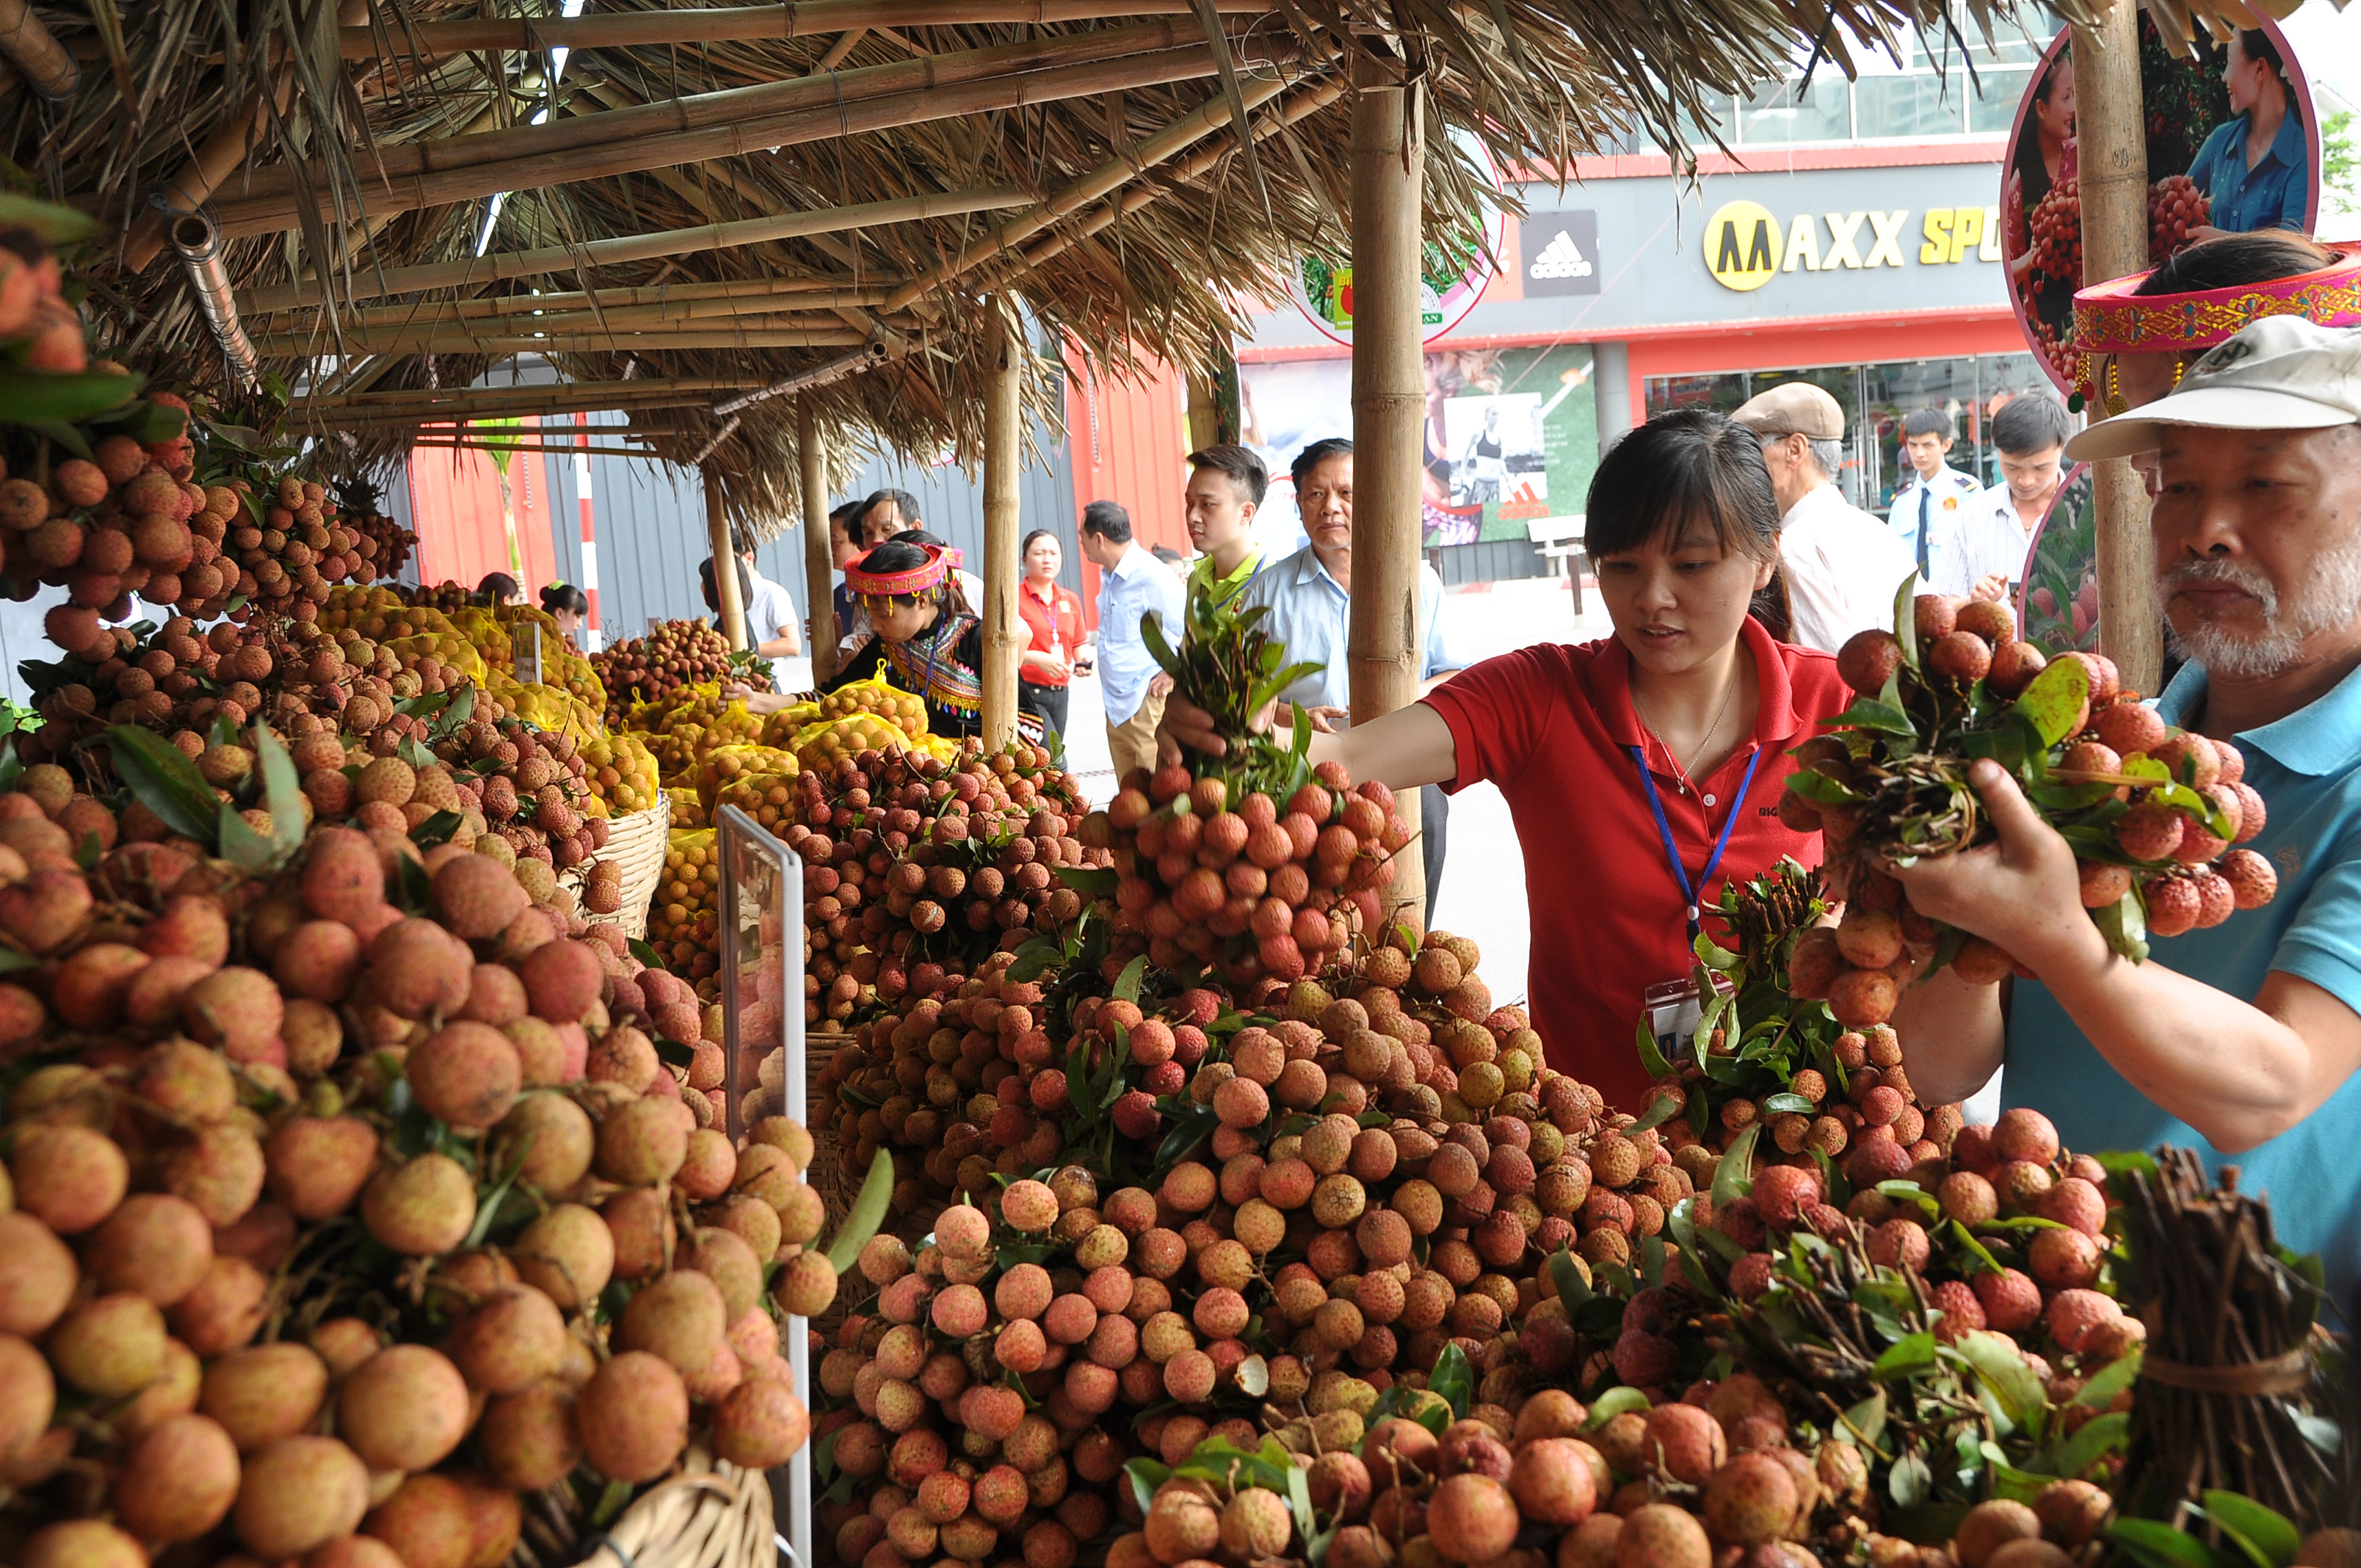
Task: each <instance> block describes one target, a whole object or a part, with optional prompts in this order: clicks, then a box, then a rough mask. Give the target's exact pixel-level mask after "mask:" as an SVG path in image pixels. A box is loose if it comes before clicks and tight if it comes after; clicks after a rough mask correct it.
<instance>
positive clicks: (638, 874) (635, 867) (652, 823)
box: [561, 790, 672, 941]
mask: <svg viewBox="0 0 2361 1568" xmlns="http://www.w3.org/2000/svg"><path fill="white" fill-rule="evenodd" d="M671 827H672V797H671V795H668V794H666V793H664V792H663V791H661V790H660V791H658V792H657V794H656V803H655V804H654V805H653V806H650V807H648V808H647V809H646V810H645V811H634V812H631V813H628V814H627V815H625V816H621V817H609V819H608V822H607V847H606V848H605V849H603V850H599V851H598V859H599V860H602V861H613V862H614V863H615V864H616V865H618V866H620V868H622V873H623V902H622V903H621V904H620V905H618V906H617V908H616V910H615V913H614V914H612V915H593V916H590V918H591V919H593V920H601V921H608V922H611V923H612V924H614V925H618V926H620V927H622V928H623V935H624V936H626V937H629V938H631V939H632V940H633V941H637V940H639V939H640V938H642V937H645V936H646V935H647V934H648V903H649V901H650V900H651V899H653V898H654V897H655V893H656V884H657V883H661V882H662V881H664V848H665V845H666V842H667V834H668V832H669V830H670V828H671ZM585 874H586V872H585V869H584V868H582V867H576V868H574V869H573V870H570V871H568V872H566V874H565V876H564V877H563V878H562V879H561V880H562V881H564V882H565V883H566V886H568V887H570V888H572V889H573V890H574V891H575V894H576V895H577V897H578V896H579V895H580V894H581V892H582V879H583V877H584V875H585Z"/></svg>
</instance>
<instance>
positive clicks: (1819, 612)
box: [1730, 381, 1914, 653]
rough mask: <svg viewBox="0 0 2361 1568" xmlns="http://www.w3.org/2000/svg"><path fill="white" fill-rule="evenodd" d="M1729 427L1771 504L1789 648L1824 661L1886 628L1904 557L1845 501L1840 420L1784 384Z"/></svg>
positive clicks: (1819, 397) (1906, 569) (1747, 406)
mask: <svg viewBox="0 0 2361 1568" xmlns="http://www.w3.org/2000/svg"><path fill="white" fill-rule="evenodd" d="M1730 418H1732V419H1734V420H1736V421H1737V422H1739V423H1741V424H1742V425H1744V426H1746V428H1747V429H1749V430H1751V431H1752V432H1753V433H1755V434H1756V435H1757V436H1759V437H1761V438H1762V442H1763V462H1764V464H1766V465H1767V466H1769V467H1770V470H1771V488H1772V489H1773V491H1774V492H1775V493H1776V494H1777V495H1778V498H1779V507H1780V510H1781V512H1782V513H1783V515H1782V516H1781V518H1780V519H1779V564H1780V566H1781V568H1782V570H1783V571H1784V573H1785V576H1786V579H1787V605H1788V611H1789V615H1790V619H1791V620H1792V622H1793V626H1792V629H1791V630H1790V631H1789V634H1788V636H1789V640H1790V641H1794V642H1797V643H1800V644H1802V645H1803V646H1804V647H1806V648H1817V649H1819V650H1820V651H1821V652H1826V653H1833V652H1836V651H1837V650H1838V649H1839V648H1841V647H1843V646H1844V644H1845V640H1846V639H1847V638H1849V637H1850V636H1852V634H1853V633H1855V632H1856V631H1866V630H1870V629H1871V628H1872V627H1883V628H1885V629H1887V630H1892V629H1893V626H1894V592H1895V590H1896V589H1898V588H1900V587H1901V586H1902V582H1903V579H1904V578H1905V577H1907V576H1910V574H1911V572H1912V569H1913V566H1914V563H1913V562H1912V560H1911V558H1910V552H1909V551H1908V550H1907V549H1905V548H1904V546H1903V544H1902V542H1901V541H1900V540H1898V539H1896V538H1895V537H1894V532H1893V530H1891V529H1889V528H1887V527H1886V526H1885V525H1884V524H1883V523H1882V522H1880V521H1878V520H1877V519H1875V518H1873V517H1872V516H1870V515H1869V513H1867V512H1865V511H1863V510H1861V509H1860V508H1859V507H1856V506H1854V505H1852V504H1851V503H1850V502H1849V501H1847V500H1846V499H1844V492H1843V491H1841V490H1839V489H1838V488H1837V487H1836V484H1835V482H1834V481H1835V479H1836V475H1837V470H1838V469H1839V467H1841V466H1843V464H1844V411H1843V410H1842V409H1840V408H1839V407H1838V406H1837V400H1835V399H1834V398H1832V397H1830V396H1828V393H1826V392H1824V391H1822V390H1820V389H1819V388H1817V387H1815V386H1813V385H1812V384H1811V383H1810V382H1809V381H1787V382H1784V383H1782V384H1781V385H1779V386H1776V387H1773V388H1772V389H1770V390H1769V391H1767V392H1763V393H1759V394H1757V395H1756V396H1754V397H1752V398H1750V399H1748V400H1746V401H1745V402H1743V403H1741V404H1740V405H1739V408H1738V411H1737V412H1735V413H1733V414H1731V415H1730Z"/></svg>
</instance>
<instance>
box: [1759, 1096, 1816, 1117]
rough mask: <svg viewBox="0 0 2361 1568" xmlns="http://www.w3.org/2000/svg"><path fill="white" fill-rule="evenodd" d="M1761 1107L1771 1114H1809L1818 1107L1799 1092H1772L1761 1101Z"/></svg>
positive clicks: (1813, 1113) (1813, 1112) (1812, 1113)
mask: <svg viewBox="0 0 2361 1568" xmlns="http://www.w3.org/2000/svg"><path fill="white" fill-rule="evenodd" d="M1763 1110H1765V1111H1767V1112H1769V1113H1771V1114H1772V1115H1773V1116H1810V1115H1816V1114H1817V1113H1818V1112H1819V1107H1818V1106H1817V1105H1815V1104H1814V1103H1813V1102H1810V1101H1808V1100H1806V1099H1805V1098H1804V1097H1803V1096H1802V1095H1800V1094H1773V1095H1772V1096H1771V1097H1770V1098H1769V1099H1767V1100H1765V1101H1763Z"/></svg>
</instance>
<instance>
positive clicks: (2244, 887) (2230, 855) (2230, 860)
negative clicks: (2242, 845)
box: [2213, 850, 2279, 909]
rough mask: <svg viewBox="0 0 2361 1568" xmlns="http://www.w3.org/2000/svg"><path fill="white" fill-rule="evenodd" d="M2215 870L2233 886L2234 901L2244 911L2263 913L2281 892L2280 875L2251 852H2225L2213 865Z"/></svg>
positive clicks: (2267, 862)
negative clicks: (2261, 911) (2259, 910)
mask: <svg viewBox="0 0 2361 1568" xmlns="http://www.w3.org/2000/svg"><path fill="white" fill-rule="evenodd" d="M2213 870H2214V872H2216V873H2217V874H2219V875H2220V877H2221V878H2222V880H2223V881H2224V882H2226V883H2229V884H2230V894H2231V897H2232V899H2233V900H2234V901H2235V903H2236V905H2237V906H2238V907H2239V908H2241V909H2260V908H2261V907H2262V906H2263V905H2266V904H2268V903H2269V902H2270V901H2271V900H2272V898H2273V897H2274V896H2276V895H2277V894H2278V893H2279V872H2277V871H2276V870H2274V869H2273V868H2272V865H2271V862H2270V861H2267V860H2265V859H2264V858H2263V857H2262V856H2260V855H2258V854H2257V853H2256V852H2255V851H2254V850H2228V851H2226V852H2225V853H2224V855H2223V856H2222V858H2221V859H2220V860H2218V861H2214V862H2213Z"/></svg>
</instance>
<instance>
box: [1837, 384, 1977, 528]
mask: <svg viewBox="0 0 2361 1568" xmlns="http://www.w3.org/2000/svg"><path fill="white" fill-rule="evenodd" d="M1977 370H1978V362H1977V361H1976V360H1974V359H1919V360H1911V361H1905V362H1903V363H1900V364H1889V365H1871V366H1867V367H1864V374H1863V385H1862V397H1861V405H1862V424H1863V426H1864V428H1865V430H1866V431H1867V432H1868V433H1869V434H1870V435H1871V437H1872V440H1873V442H1874V444H1875V446H1876V449H1877V454H1878V458H1879V466H1880V469H1881V473H1880V476H1879V477H1880V479H1881V484H1880V487H1879V490H1878V494H1877V496H1876V498H1875V499H1873V500H1872V502H1871V503H1870V505H1869V506H1868V509H1867V510H1871V511H1874V512H1878V513H1881V514H1883V513H1884V512H1886V511H1887V510H1890V509H1891V508H1892V507H1893V505H1894V491H1896V490H1898V489H1900V488H1902V486H1903V485H1904V484H1905V482H1906V481H1907V480H1908V479H1909V477H1910V471H1911V470H1910V457H1909V455H1908V454H1907V453H1905V452H1904V451H1903V450H1902V422H1903V421H1904V420H1905V418H1907V417H1908V416H1909V415H1911V414H1913V413H1916V411H1918V410H1920V409H1925V408H1932V409H1938V410H1940V411H1942V412H1943V413H1945V414H1946V415H1948V416H1949V418H1950V421H1951V433H1952V438H1953V442H1954V444H1953V445H1952V447H1951V453H1950V456H1949V458H1948V459H1947V461H1948V462H1949V465H1950V466H1952V467H1954V468H1957V469H1959V470H1960V472H1961V473H1964V474H1967V475H1970V476H1971V477H1978V479H1979V482H1981V477H1980V474H1979V464H1978V453H1977V451H1976V444H1975V438H1974V436H1973V435H1971V433H1970V427H1971V426H1972V425H1975V424H1977V423H1978V421H1977V419H1976V412H1977V402H1976V391H1977V382H1976V377H1977Z"/></svg>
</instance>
